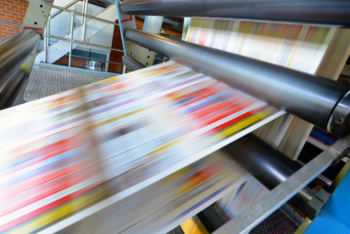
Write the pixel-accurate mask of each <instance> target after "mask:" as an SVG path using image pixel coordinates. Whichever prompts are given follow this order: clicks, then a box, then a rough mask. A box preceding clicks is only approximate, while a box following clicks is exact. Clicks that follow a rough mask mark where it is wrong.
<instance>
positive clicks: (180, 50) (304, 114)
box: [125, 29, 350, 136]
mask: <svg viewBox="0 0 350 234" xmlns="http://www.w3.org/2000/svg"><path fill="white" fill-rule="evenodd" d="M125 37H126V38H127V39H129V40H130V41H131V42H134V43H136V44H138V45H141V46H143V47H146V48H148V49H150V50H152V51H155V52H158V53H159V54H162V55H164V56H167V57H169V58H171V59H172V60H174V61H176V62H178V63H181V64H184V65H186V66H188V67H191V68H193V69H194V70H196V71H199V72H202V73H204V74H206V75H208V76H211V77H214V78H215V79H218V80H220V81H222V82H224V83H226V84H227V85H230V86H232V87H234V88H236V89H239V90H242V91H243V92H246V93H248V94H250V95H252V96H255V97H256V98H258V99H261V100H263V101H266V102H267V103H269V104H270V105H272V106H274V107H276V108H279V109H282V110H284V111H287V112H289V113H291V114H293V115H295V116H297V117H299V118H301V119H303V120H305V121H308V122H310V123H312V124H314V125H316V126H318V127H321V128H323V129H327V130H328V131H329V132H332V133H335V134H337V135H338V136H343V135H345V134H346V133H347V131H349V128H350V125H349V124H350V108H348V110H349V111H348V112H346V110H347V109H346V108H343V106H345V107H347V105H346V104H347V102H348V99H347V98H344V97H345V96H346V95H347V93H348V91H349V89H350V86H349V85H346V84H342V83H340V82H337V81H333V80H330V79H325V78H322V77H317V76H314V75H310V74H307V73H303V72H300V71H295V70H292V69H289V68H285V67H282V66H278V65H274V64H270V63H266V62H262V61H259V60H255V59H252V58H247V57H244V56H241V55H237V54H233V53H228V52H225V51H221V50H217V49H214V48H208V47H204V46H200V45H196V44H193V43H189V42H185V41H181V40H177V39H173V38H169V37H163V36H159V35H154V34H151V33H145V32H142V31H137V30H132V29H129V30H127V31H126V33H125ZM343 101H344V102H343ZM339 105H341V107H342V108H337V107H338V106H339ZM334 110H336V111H338V112H339V113H340V114H342V115H341V116H342V117H341V118H339V119H338V121H334V119H333V116H334V115H333V113H334V112H333V111H334ZM343 110H344V112H343ZM330 123H332V124H330ZM337 126H338V127H339V128H338V127H337ZM336 127H337V128H336ZM339 129H341V130H339Z"/></svg>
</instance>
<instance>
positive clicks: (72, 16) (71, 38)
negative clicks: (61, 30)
mask: <svg viewBox="0 0 350 234" xmlns="http://www.w3.org/2000/svg"><path fill="white" fill-rule="evenodd" d="M70 14H71V15H70V20H71V21H70V40H71V42H70V43H69V60H68V66H69V67H71V65H72V50H73V32H74V12H71V13H70ZM48 38H50V37H48Z"/></svg>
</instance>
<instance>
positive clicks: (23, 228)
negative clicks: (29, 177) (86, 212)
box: [7, 189, 107, 234]
mask: <svg viewBox="0 0 350 234" xmlns="http://www.w3.org/2000/svg"><path fill="white" fill-rule="evenodd" d="M106 194H107V191H106V189H101V190H99V191H97V192H95V193H91V194H85V195H82V196H81V197H79V198H76V199H74V200H72V201H69V202H67V203H64V204H63V205H61V206H59V207H57V208H54V209H52V210H49V211H48V212H46V213H44V214H42V215H39V216H38V217H36V218H34V219H33V220H30V221H29V222H25V223H23V224H20V225H19V226H17V227H15V228H13V229H11V230H10V231H9V232H7V233H11V234H12V233H18V234H22V233H30V232H33V231H35V230H37V229H39V228H41V227H44V226H45V225H48V224H50V223H52V222H54V221H56V220H58V219H61V218H63V217H65V216H67V215H69V214H71V213H72V212H74V211H76V210H79V209H81V208H84V207H86V206H87V205H91V204H92V203H93V202H96V201H98V200H100V199H101V198H103V197H105V195H106Z"/></svg>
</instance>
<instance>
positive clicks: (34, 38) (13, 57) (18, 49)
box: [0, 29, 40, 86]
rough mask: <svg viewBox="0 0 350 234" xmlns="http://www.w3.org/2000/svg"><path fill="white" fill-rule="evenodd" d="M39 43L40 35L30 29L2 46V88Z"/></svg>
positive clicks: (0, 68)
mask: <svg viewBox="0 0 350 234" xmlns="http://www.w3.org/2000/svg"><path fill="white" fill-rule="evenodd" d="M39 42H40V35H39V34H38V33H36V32H35V31H34V30H31V29H29V30H25V31H22V32H20V33H18V34H16V35H15V36H13V37H12V38H11V39H10V40H7V41H5V42H3V43H1V44H0V86H1V84H2V83H3V82H7V80H8V79H9V77H10V76H12V75H13V74H14V73H16V72H17V71H18V70H19V69H20V67H21V65H22V64H23V62H24V61H26V59H27V57H28V56H29V55H30V54H31V52H32V51H33V50H34V49H35V47H36V46H38V45H39Z"/></svg>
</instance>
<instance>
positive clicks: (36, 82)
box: [24, 66, 115, 102]
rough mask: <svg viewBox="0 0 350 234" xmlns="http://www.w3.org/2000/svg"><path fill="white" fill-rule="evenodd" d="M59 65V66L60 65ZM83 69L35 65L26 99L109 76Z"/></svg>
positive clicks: (72, 87) (43, 95) (34, 98)
mask: <svg viewBox="0 0 350 234" xmlns="http://www.w3.org/2000/svg"><path fill="white" fill-rule="evenodd" d="M57 67H58V68H59V67H60V66H57ZM81 70H82V72H79V71H78V70H71V71H67V70H60V69H56V68H55V69H48V68H41V67H39V66H34V67H33V69H32V72H31V74H30V77H29V82H28V85H27V89H26V91H25V93H24V100H25V101H26V102H30V101H33V100H36V99H39V98H43V97H46V96H50V95H53V94H56V93H60V92H63V91H66V90H70V89H74V88H78V87H81V86H84V85H87V84H91V83H94V82H97V81H101V80H104V79H107V78H108V74H107V75H106V73H102V74H101V75H98V73H97V72H91V73H90V74H86V73H87V71H88V70H85V69H81ZM77 71H78V72H77ZM114 76H115V74H113V73H111V74H110V77H114Z"/></svg>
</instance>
